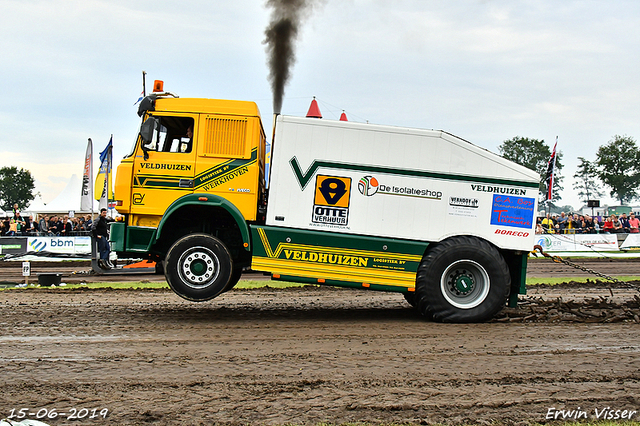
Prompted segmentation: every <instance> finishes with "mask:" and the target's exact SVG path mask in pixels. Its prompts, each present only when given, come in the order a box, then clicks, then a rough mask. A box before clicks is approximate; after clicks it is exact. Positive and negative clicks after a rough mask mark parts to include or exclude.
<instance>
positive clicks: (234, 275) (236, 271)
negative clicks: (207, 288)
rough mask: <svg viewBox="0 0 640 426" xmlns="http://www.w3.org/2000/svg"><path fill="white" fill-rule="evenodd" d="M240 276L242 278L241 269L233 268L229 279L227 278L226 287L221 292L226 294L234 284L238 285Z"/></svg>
mask: <svg viewBox="0 0 640 426" xmlns="http://www.w3.org/2000/svg"><path fill="white" fill-rule="evenodd" d="M241 276H242V268H233V272H232V273H231V278H229V282H228V283H227V286H226V287H225V288H224V290H222V292H223V293H226V292H227V291H229V290H231V289H232V288H234V287H235V286H236V284H238V281H240V277H241Z"/></svg>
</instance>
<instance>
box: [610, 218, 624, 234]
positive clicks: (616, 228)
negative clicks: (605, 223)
mask: <svg viewBox="0 0 640 426" xmlns="http://www.w3.org/2000/svg"><path fill="white" fill-rule="evenodd" d="M611 222H613V231H612V232H614V233H616V234H619V233H621V232H622V223H620V220H618V218H617V217H616V215H615V214H612V215H611Z"/></svg>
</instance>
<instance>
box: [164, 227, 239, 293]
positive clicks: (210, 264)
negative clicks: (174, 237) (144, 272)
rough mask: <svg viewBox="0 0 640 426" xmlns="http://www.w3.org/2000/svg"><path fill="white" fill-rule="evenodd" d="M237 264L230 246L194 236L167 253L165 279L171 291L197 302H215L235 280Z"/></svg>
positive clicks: (181, 240)
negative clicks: (234, 272) (228, 284)
mask: <svg viewBox="0 0 640 426" xmlns="http://www.w3.org/2000/svg"><path fill="white" fill-rule="evenodd" d="M232 271H233V261H232V260H231V255H230V254H229V250H227V248H226V246H225V245H224V243H223V242H222V241H220V240H219V239H217V238H215V237H212V236H210V235H207V234H191V235H187V236H185V237H182V238H180V239H179V240H178V241H176V242H175V243H174V244H173V245H172V246H171V248H170V249H169V251H168V252H167V257H166V262H165V276H166V278H167V282H168V283H169V286H170V287H171V289H172V290H173V291H174V292H176V294H178V295H179V296H180V297H183V298H185V299H187V300H192V301H194V302H202V301H205V300H209V299H213V298H214V297H216V296H218V295H219V294H220V293H222V292H223V291H224V289H225V287H226V286H227V283H228V282H229V279H230V278H231V273H232Z"/></svg>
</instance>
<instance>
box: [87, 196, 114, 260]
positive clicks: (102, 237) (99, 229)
mask: <svg viewBox="0 0 640 426" xmlns="http://www.w3.org/2000/svg"><path fill="white" fill-rule="evenodd" d="M109 222H113V219H110V218H107V209H105V208H101V209H100V216H98V219H96V220H95V221H94V222H93V227H92V229H91V231H92V233H93V237H94V238H95V239H96V240H97V241H98V251H99V252H100V259H99V260H98V264H99V265H100V267H101V268H103V269H111V268H113V264H112V263H111V261H110V260H109V252H110V248H109V225H108V223H109Z"/></svg>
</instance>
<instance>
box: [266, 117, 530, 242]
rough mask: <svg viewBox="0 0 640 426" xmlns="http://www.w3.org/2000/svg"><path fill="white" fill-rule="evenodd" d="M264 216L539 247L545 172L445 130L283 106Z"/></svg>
mask: <svg viewBox="0 0 640 426" xmlns="http://www.w3.org/2000/svg"><path fill="white" fill-rule="evenodd" d="M270 173H271V177H270V189H269V201H268V207H267V220H266V223H267V225H270V226H280V227H291V228H298V229H311V230H326V231H328V232H339V233H348V234H354V235H366V236H379V237H388V238H399V239H408V240H418V241H428V242H434V241H441V240H443V239H445V238H447V237H450V236H454V235H473V236H478V237H481V238H484V239H486V240H488V241H490V242H492V243H494V244H495V245H496V246H498V247H500V248H505V249H512V250H524V251H529V250H532V249H533V241H534V229H535V212H536V210H537V198H538V182H539V176H538V174H537V173H536V172H534V171H531V170H529V169H527V168H525V167H522V166H520V165H518V164H515V163H513V162H510V161H508V160H506V159H504V158H502V157H500V156H498V155H496V154H493V153H491V152H489V151H487V150H485V149H482V148H479V147H477V146H475V145H473V144H471V143H469V142H467V141H464V140H462V139H459V138H457V137H455V136H453V135H450V134H447V133H445V132H441V131H433V130H420V129H407V128H398V127H390V126H378V125H371V124H360V123H349V122H340V121H327V120H318V119H310V118H295V117H285V116H279V117H278V118H277V123H276V132H275V141H274V145H273V148H272V158H271V167H270Z"/></svg>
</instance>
